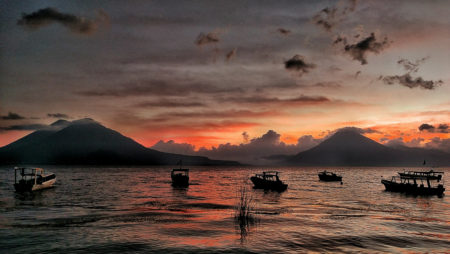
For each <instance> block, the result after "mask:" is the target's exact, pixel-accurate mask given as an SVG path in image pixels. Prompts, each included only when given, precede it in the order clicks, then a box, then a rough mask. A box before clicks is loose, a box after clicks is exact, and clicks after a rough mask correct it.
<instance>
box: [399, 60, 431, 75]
mask: <svg viewBox="0 0 450 254" xmlns="http://www.w3.org/2000/svg"><path fill="white" fill-rule="evenodd" d="M428 58H429V57H424V58H421V59H418V60H416V61H415V62H411V61H409V60H408V59H400V60H398V61H397V63H398V64H400V65H402V66H403V68H404V69H405V70H406V71H407V72H408V73H415V72H417V71H419V66H420V65H421V64H422V63H424V62H425V61H426V60H427V59H428Z"/></svg>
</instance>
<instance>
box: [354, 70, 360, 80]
mask: <svg viewBox="0 0 450 254" xmlns="http://www.w3.org/2000/svg"><path fill="white" fill-rule="evenodd" d="M360 74H361V71H357V72H356V73H355V79H357V78H358V76H359V75H360Z"/></svg>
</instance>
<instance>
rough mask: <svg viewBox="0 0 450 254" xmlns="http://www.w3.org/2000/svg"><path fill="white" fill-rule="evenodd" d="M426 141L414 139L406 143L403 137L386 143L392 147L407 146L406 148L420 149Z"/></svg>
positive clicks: (388, 140)
mask: <svg viewBox="0 0 450 254" xmlns="http://www.w3.org/2000/svg"><path fill="white" fill-rule="evenodd" d="M424 141H425V139H423V138H413V139H411V140H410V141H408V142H405V141H404V140H403V138H402V137H400V138H395V139H387V142H385V143H384V145H386V146H390V147H399V146H406V147H420V146H421V144H422V142H424Z"/></svg>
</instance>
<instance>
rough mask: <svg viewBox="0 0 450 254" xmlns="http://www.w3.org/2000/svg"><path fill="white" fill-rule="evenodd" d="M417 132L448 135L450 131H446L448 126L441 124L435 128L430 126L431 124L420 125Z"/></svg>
mask: <svg viewBox="0 0 450 254" xmlns="http://www.w3.org/2000/svg"><path fill="white" fill-rule="evenodd" d="M419 131H428V132H433V133H434V132H435V133H449V132H450V130H449V129H448V124H445V123H441V124H439V125H438V126H437V127H435V126H433V125H431V124H427V123H424V124H421V125H420V126H419Z"/></svg>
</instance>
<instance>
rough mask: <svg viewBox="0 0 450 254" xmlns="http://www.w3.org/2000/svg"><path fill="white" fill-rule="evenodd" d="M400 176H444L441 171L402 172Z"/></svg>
mask: <svg viewBox="0 0 450 254" xmlns="http://www.w3.org/2000/svg"><path fill="white" fill-rule="evenodd" d="M399 173H402V174H415V175H434V174H444V172H443V171H434V170H430V171H403V172H399Z"/></svg>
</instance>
